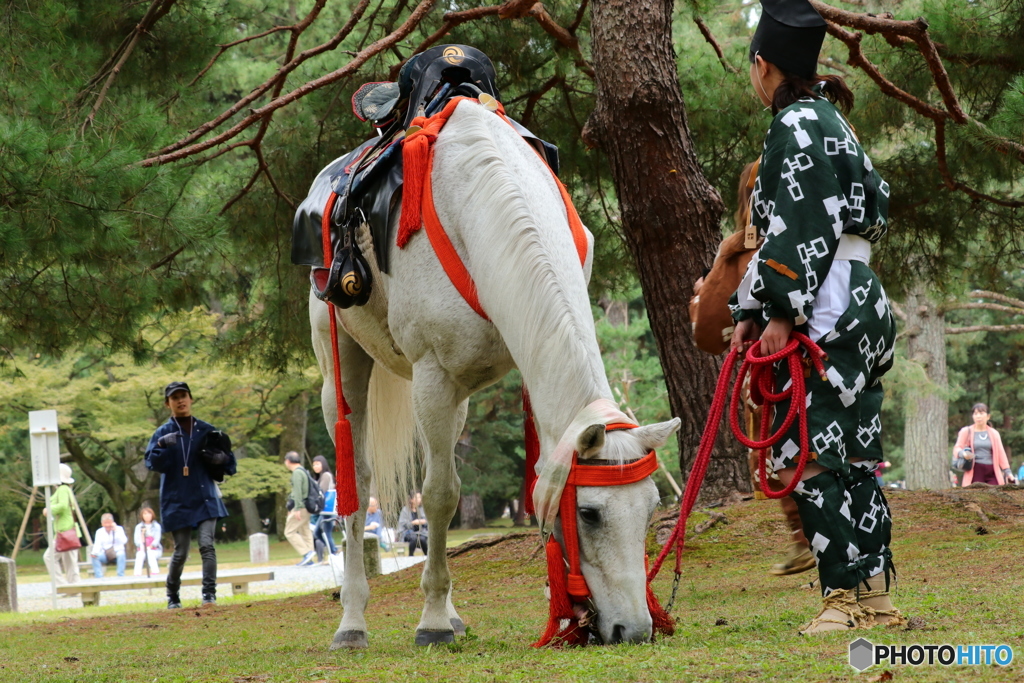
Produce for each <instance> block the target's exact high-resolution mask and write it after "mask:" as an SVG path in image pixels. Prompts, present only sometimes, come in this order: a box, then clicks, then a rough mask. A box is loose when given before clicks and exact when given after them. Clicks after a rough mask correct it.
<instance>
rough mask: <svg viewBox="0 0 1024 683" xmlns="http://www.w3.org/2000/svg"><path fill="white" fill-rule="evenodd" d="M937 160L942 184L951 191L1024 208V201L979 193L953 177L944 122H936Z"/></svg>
mask: <svg viewBox="0 0 1024 683" xmlns="http://www.w3.org/2000/svg"><path fill="white" fill-rule="evenodd" d="M935 160H936V163H937V165H938V167H939V175H941V176H942V182H943V183H945V185H946V188H947V189H949V190H950V191H954V192H955V191H958V190H959V191H960V192H963V193H964V194H966V195H967V196H968V197H972V198H973V199H978V200H981V201H986V202H990V203H992V204H996V205H998V206H1005V207H1007V208H1011V209H1013V208H1020V207H1024V201H1020V200H1016V199H1001V198H999V197H993V196H992V195H989V194H984V193H983V192H978V191H977V190H975V189H973V188H971V187H968V186H967V185H965V184H964V183H961V182H960V181H958V180H957V179H956V178H954V177H953V174H952V173H951V172H950V170H949V164H948V163H947V162H946V122H945V121H942V120H936V121H935Z"/></svg>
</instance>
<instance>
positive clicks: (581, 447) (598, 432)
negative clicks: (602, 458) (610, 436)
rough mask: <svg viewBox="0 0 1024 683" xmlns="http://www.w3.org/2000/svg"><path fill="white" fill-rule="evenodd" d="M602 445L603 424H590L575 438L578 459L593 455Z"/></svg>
mask: <svg viewBox="0 0 1024 683" xmlns="http://www.w3.org/2000/svg"><path fill="white" fill-rule="evenodd" d="M603 447H604V425H603V424H599V425H590V426H589V427H587V428H586V429H584V430H583V433H581V434H580V435H579V437H578V438H577V439H576V452H577V453H578V454H579V458H580V460H586V459H587V458H589V457H591V456H593V455H595V454H596V453H597V452H598V451H599V450H601V449H602V448H603Z"/></svg>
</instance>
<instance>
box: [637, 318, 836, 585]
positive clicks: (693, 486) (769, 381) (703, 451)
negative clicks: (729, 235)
mask: <svg viewBox="0 0 1024 683" xmlns="http://www.w3.org/2000/svg"><path fill="white" fill-rule="evenodd" d="M801 347H803V350H804V352H805V353H806V354H807V356H808V357H809V359H810V362H811V363H812V364H813V365H814V367H815V369H816V370H817V371H818V375H819V376H820V377H821V379H822V380H827V379H828V377H827V376H826V374H825V366H824V365H823V364H822V360H823V359H825V354H824V352H822V350H821V349H820V348H819V347H818V345H817V344H815V343H814V342H813V341H811V340H810V338H808V337H807V336H806V335H803V334H800V333H799V332H793V333H791V334H790V340H789V343H788V344H786V347H785V348H784V349H782V350H781V351H779V352H777V353H773V354H771V355H770V356H763V357H762V356H760V355H759V353H760V351H761V342H760V341H757V342H754V344H753V345H752V346H751V347H750V348H749V349H747V353H746V355H745V356H744V359H743V363H742V364H741V365H740V370H739V374H738V375H737V377H736V383H735V386H734V388H733V394H732V400H731V401H729V411H730V413H731V414H730V416H729V424H730V425H731V427H732V432H733V434H735V435H736V438H737V439H739V441H740V443H742V444H743V445H744V446H746V447H747V448H756V449H760V450H761V451H762V453H761V455H760V457H759V458H758V460H759V462H758V477H759V482H760V485H761V491H762V492H764V494H765V495H766V496H768V497H769V498H782V497H783V496H788V495H789V494H790V493H792V492H793V489H795V488H796V486H797V484H799V483H800V477H801V476H802V475H803V471H804V467H805V466H806V465H807V460H808V456H809V455H810V453H809V448H808V438H807V385H806V383H805V382H804V379H805V378H804V368H805V365H804V360H803V353H801ZM738 357H739V352H738V351H736V350H733V351H730V352H729V355H728V356H726V359H725V364H724V365H723V366H722V372H721V374H719V376H718V386H717V387H716V388H715V397H714V400H713V401H712V402H711V411H710V412H709V413H708V420H707V423H706V424H705V425H704V435H703V437H702V438H701V442H700V448H699V449H698V450H697V457H696V458H695V459H694V461H693V468H692V469H691V470H690V477H689V479H687V480H686V491H684V492H683V501H682V503H681V504H680V506H679V520H678V521H677V522H676V528H675V530H673V532H672V536H671V537H670V538H669V539H668V541H667V542H666V543H665V547H663V548H662V549H661V552H660V553H659V554H658V559H657V560H656V561H655V562H654V566H653V567H651V570H650V572H648V574H647V581H648V584H650V582H651V581H653V580H654V577H655V576H657V575H658V571H659V570H660V569H661V565H662V564H663V563H664V562H665V559H666V558H667V557H668V555H669V553H671V552H672V550H673V549H674V550H675V551H676V566H675V573H676V574H677V575H678V574H679V573H681V571H682V570H681V563H682V559H683V541H684V539H685V534H686V521H687V519H688V518H689V516H690V512H691V511H692V510H693V505H694V503H695V502H696V501H697V495H698V494H699V493H700V487H701V484H703V483H704V475H705V474H707V471H708V463H709V462H710V460H711V451H712V450H713V448H714V446H715V440H716V439H717V438H718V428H719V426H720V425H721V422H722V412H723V410H724V409H725V403H726V399H727V397H728V393H729V379H730V378H731V377H732V371H733V368H734V367H735V365H736V359H737V358H738ZM783 360H784V361H785V362H786V363H787V364H788V365H789V375H790V378H791V382H790V385H789V388H787V389H784V390H782V391H781V392H779V393H774V389H775V373H774V372H773V371H772V366H773V365H774V364H775V363H776V362H778V361H783ZM748 372H749V373H750V394H751V398H752V399H753V401H754V403H756V404H762V403H763V404H764V412H763V413H762V416H761V440H760V441H753V440H751V439H749V438H747V435H746V434H744V433H743V430H742V429H741V428H740V423H739V410H738V409H739V397H740V394H741V393H742V389H743V380H744V378H745V377H746V375H747V373H748ZM808 374H809V373H808ZM787 399H789V401H790V404H789V411H788V412H787V413H786V419H785V420H784V421H783V423H782V425H781V426H780V427H779V429H778V431H776V432H775V433H774V434H772V433H771V422H772V407H773V406H774V405H775V404H776V403H779V402H781V401H785V400H787ZM798 418H799V424H800V459H799V460H798V461H797V466H796V473H795V474H794V476H793V481H792V482H790V484H789V486H787V487H785V488H784V489H783V490H781V491H773V490H771V489H770V488H769V487H768V478H767V476H766V473H765V470H766V468H765V463H766V461H767V460H768V458H769V457H771V447H772V446H773V445H775V444H776V443H778V442H779V441H780V440H781V439H782V437H783V436H784V435H785V434H786V431H787V430H788V429H789V428H790V426H791V425H792V424H793V420H794V419H798Z"/></svg>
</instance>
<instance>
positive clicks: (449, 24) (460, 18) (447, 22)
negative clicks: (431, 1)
mask: <svg viewBox="0 0 1024 683" xmlns="http://www.w3.org/2000/svg"><path fill="white" fill-rule="evenodd" d="M587 2H588V0H584V1H583V3H582V4H581V5H580V8H579V9H578V10H577V12H576V19H575V20H574V21H573V23H572V24H570V25H569V28H563V27H562V26H561V25H559V24H558V22H556V21H555V20H554V19H553V18H552V17H551V15H550V14H548V12H547V10H546V9H545V8H544V5H543V4H541V3H539V2H537V0H508V1H507V2H505V3H504V4H501V5H490V6H487V7H474V8H473V9H468V10H463V11H461V12H448V13H447V14H445V15H444V24H442V25H441V28H439V29H438V30H436V31H434V32H433V33H432V34H430V36H429V37H427V39H426V40H424V41H423V42H422V43H420V44H419V45H418V46H417V47H416V49H415V50H413V52H412V54H411V55H409V57H412V56H414V55H418V54H419V53H421V52H423V51H424V50H426V49H428V48H429V47H430V46H432V45H433V44H434V43H436V42H437V41H439V40H441V38H444V37H445V36H446V35H448V33H449V32H450V31H451V30H452V29H453V28H455V27H456V26H459V25H460V24H465V23H466V22H468V21H475V20H477V19H482V18H483V17H490V16H495V15H497V17H498V18H499V19H524V18H526V17H527V16H530V17H533V18H534V19H535V20H536V21H537V23H538V24H540V27H541V28H543V29H544V31H546V32H547V34H548V35H550V36H551V37H552V38H554V39H555V40H556V41H557V42H558V44H559V45H561V46H562V47H565V48H568V49H570V50H572V51H573V52H575V53H576V59H575V62H576V66H577V67H578V68H579V69H580V71H582V72H583V73H585V74H587V75H588V76H590V77H591V78H593V77H594V67H592V66H591V65H590V62H588V61H587V60H586V58H585V57H584V56H583V52H582V51H581V50H580V44H579V40H578V39H577V38H576V29H578V28H579V24H580V22H581V21H582V20H583V14H584V12H585V10H586V7H587ZM407 61H409V58H406V59H404V60H402V61H401V62H399V63H398V64H396V65H394V66H393V67H391V71H390V74H389V76H390V78H391V80H394V79H395V78H397V77H398V73H399V71H401V70H402V67H403V66H404V65H405V63H406V62H407Z"/></svg>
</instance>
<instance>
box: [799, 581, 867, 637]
mask: <svg viewBox="0 0 1024 683" xmlns="http://www.w3.org/2000/svg"><path fill="white" fill-rule="evenodd" d="M865 618H866V615H865V613H864V608H863V607H862V606H861V605H860V603H859V602H857V596H856V593H855V592H854V591H853V590H847V589H845V588H838V589H836V590H834V591H832V592H831V593H829V594H828V595H827V596H825V597H824V598H822V600H821V611H820V612H818V616H816V617H814V618H813V619H811V623H809V624H807V626H805V627H804V628H802V629H800V635H802V636H813V635H817V634H819V633H828V632H829V631H851V630H853V629H856V628H861V627H862V624H863V623H864V621H865Z"/></svg>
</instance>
